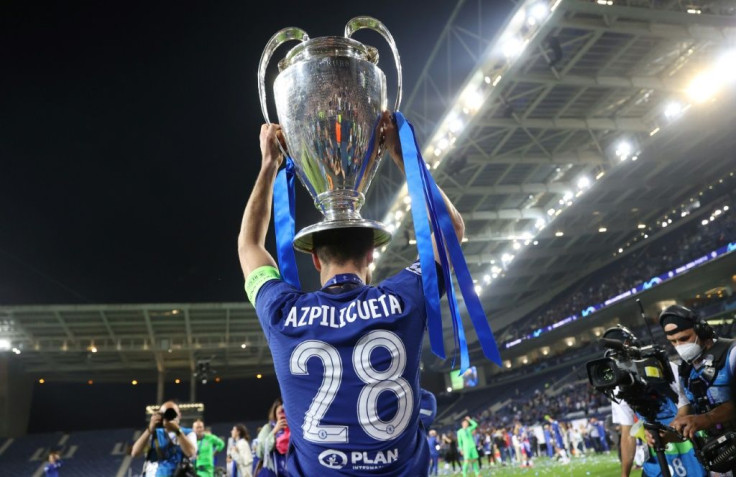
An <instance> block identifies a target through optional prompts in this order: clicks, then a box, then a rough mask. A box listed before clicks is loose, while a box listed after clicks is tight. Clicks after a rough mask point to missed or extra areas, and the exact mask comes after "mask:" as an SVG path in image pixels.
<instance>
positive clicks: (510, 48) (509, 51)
mask: <svg viewBox="0 0 736 477" xmlns="http://www.w3.org/2000/svg"><path fill="white" fill-rule="evenodd" d="M522 51H524V42H523V41H522V40H521V39H520V38H517V37H511V38H508V39H507V40H506V41H505V42H503V43H502V44H501V52H502V53H503V56H505V57H506V58H508V59H513V58H516V57H517V56H519V55H520V54H521V52H522Z"/></svg>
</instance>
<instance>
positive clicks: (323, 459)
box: [318, 449, 399, 470]
mask: <svg viewBox="0 0 736 477" xmlns="http://www.w3.org/2000/svg"><path fill="white" fill-rule="evenodd" d="M318 460H319V463H320V464H322V465H323V466H325V467H327V468H328V469H342V468H344V467H345V466H346V465H347V464H348V456H347V454H345V453H344V452H342V451H339V450H335V449H327V450H326V451H323V452H322V453H321V454H320V455H319V457H318ZM397 460H399V449H392V450H388V451H376V452H367V451H352V452H350V464H351V467H352V469H353V470H378V469H380V468H382V467H384V466H386V465H388V464H393V463H394V462H396V461H397Z"/></svg>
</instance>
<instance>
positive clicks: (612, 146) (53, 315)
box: [0, 0, 736, 380]
mask: <svg viewBox="0 0 736 477" xmlns="http://www.w3.org/2000/svg"><path fill="white" fill-rule="evenodd" d="M483 4H484V2H482V1H460V2H458V6H457V8H456V9H455V11H454V13H453V14H452V16H451V17H450V19H449V20H448V23H447V25H446V27H445V28H444V30H443V31H442V34H441V36H440V38H439V39H438V41H437V45H436V47H435V49H434V51H433V52H432V54H431V56H430V58H429V60H428V62H427V65H426V67H425V69H424V70H423V71H422V73H421V76H420V78H419V80H418V82H417V83H416V85H415V87H414V89H413V91H412V93H411V94H410V95H409V97H408V100H407V102H406V103H405V106H403V107H402V110H403V112H404V114H405V115H406V117H407V118H408V119H409V120H410V121H411V122H412V124H413V125H414V127H415V129H416V131H417V136H418V141H419V143H420V144H421V145H422V148H423V149H422V153H423V156H424V158H425V160H426V161H427V163H428V164H429V165H430V167H431V170H432V175H433V177H434V178H435V180H436V181H437V183H438V185H440V187H441V188H442V189H443V190H444V191H445V192H446V193H447V194H448V196H449V197H450V198H451V199H452V201H453V203H454V204H455V205H456V206H457V208H458V210H459V211H460V212H461V213H462V215H463V217H464V220H465V224H466V236H467V242H466V243H464V244H463V249H464V252H465V257H466V260H467V263H468V265H469V267H470V271H471V274H472V275H473V277H474V278H476V279H477V282H478V283H477V287H478V292H479V293H480V297H481V300H482V302H483V305H484V308H485V310H486V312H487V314H488V316H489V318H490V320H491V324H492V326H493V328H494V330H500V329H503V328H504V327H506V326H508V325H510V324H512V323H514V322H515V321H516V320H518V319H520V318H522V317H524V316H525V315H527V314H528V313H530V312H532V311H533V310H535V309H536V308H537V307H539V306H541V305H543V304H544V303H547V302H548V301H549V300H550V299H551V298H553V297H554V296H555V295H557V294H558V293H560V292H561V291H563V290H564V289H566V288H568V287H569V286H571V285H572V284H574V283H575V282H576V281H577V280H579V279H580V278H582V277H583V276H585V275H586V274H588V273H592V272H593V271H595V270H597V269H599V268H601V267H603V266H605V265H606V264H608V263H610V262H612V261H615V260H617V259H618V258H620V256H621V255H623V254H626V253H627V251H628V250H631V249H632V248H633V247H637V246H639V244H641V243H643V242H644V241H646V240H650V239H652V238H654V237H656V236H657V235H658V234H662V233H663V232H665V231H667V230H671V228H670V229H667V228H666V227H676V226H677V224H678V222H679V221H681V220H684V219H687V218H688V216H690V218H692V216H694V215H696V214H698V213H700V212H706V209H707V206H708V204H704V203H702V204H701V203H700V200H699V197H700V196H699V194H700V192H702V190H703V189H704V188H707V187H709V186H710V185H711V184H713V183H716V182H717V181H719V180H723V178H724V177H730V174H732V171H733V170H734V169H736V161H735V160H734V155H733V152H732V150H733V146H734V143H735V142H736V138H734V136H733V131H735V130H736V127H735V126H736V107H734V106H736V101H734V97H735V96H736V95H735V94H734V86H733V84H730V85H729V84H727V80H729V79H733V78H734V70H736V68H734V67H733V65H734V64H736V62H735V61H734V58H736V55H734V53H733V51H734V50H731V52H729V50H728V48H733V47H734V46H736V9H734V7H733V3H732V2H726V1H696V0H693V1H692V2H685V3H683V2H680V1H661V0H651V1H646V0H628V1H625V0H597V1H584V0H554V1H544V0H535V1H532V0H529V1H520V2H518V4H517V5H516V7H515V9H514V11H513V12H512V13H511V15H510V16H509V18H508V20H507V22H506V23H505V24H504V26H503V27H502V28H501V29H500V30H499V31H498V32H493V33H492V34H491V35H489V34H488V32H487V31H484V29H487V27H485V25H488V24H490V19H489V18H487V15H488V14H489V11H487V10H485V9H483ZM469 19H470V20H469ZM472 25H476V27H473V26H472ZM729 54H730V56H728V55H729ZM723 55H726V56H723ZM397 190H399V192H398V193H397ZM405 196H406V191H405V186H404V184H403V178H401V177H398V176H397V174H396V171H395V168H391V167H382V168H381V170H380V171H379V176H378V177H377V178H376V180H374V185H373V186H372V189H371V190H370V192H369V194H368V197H367V201H366V206H365V207H364V211H363V216H364V217H370V218H381V217H383V220H384V222H385V223H388V224H389V225H390V227H392V228H393V230H394V239H393V241H392V242H391V243H390V244H389V245H387V246H386V247H385V249H383V250H381V251H379V255H378V257H377V259H376V268H375V270H374V276H375V277H376V278H378V279H380V278H381V277H385V276H387V275H388V274H390V273H391V272H393V271H395V264H396V263H407V264H408V263H410V262H411V261H412V260H414V258H415V254H416V249H415V246H414V244H413V229H412V227H411V224H410V218H409V217H410V214H409V213H408V205H407V203H406V202H405ZM699 211H700V212H699ZM671 221H672V222H671ZM664 224H667V225H664ZM619 250H620V251H619ZM445 323H446V326H447V327H448V329H449V327H450V324H449V320H445ZM447 336H448V339H449V336H451V333H447ZM469 341H470V342H471V343H472V341H473V336H472V335H471V336H469ZM3 346H5V347H7V348H10V347H13V348H15V349H16V350H17V351H18V352H20V353H21V356H20V358H21V359H22V361H23V363H24V369H25V370H26V371H27V372H29V373H46V372H53V373H54V374H55V375H56V376H59V377H62V378H69V379H76V378H78V377H79V376H80V375H84V376H85V379H87V378H86V376H88V375H89V376H94V377H95V379H103V378H108V379H128V378H129V377H130V376H131V375H132V374H133V373H134V374H135V376H138V377H137V379H139V380H140V379H155V377H156V376H157V375H158V374H159V373H161V374H164V373H166V372H168V371H171V370H188V371H190V372H192V373H194V372H195V371H196V369H197V365H198V363H199V362H201V361H203V360H204V361H207V362H209V363H211V366H212V368H213V369H214V370H215V371H216V372H217V373H218V374H219V375H222V376H224V377H240V376H253V375H255V374H256V373H264V374H266V373H270V372H271V371H272V365H271V356H270V353H269V352H268V349H267V344H266V341H265V338H264V336H263V333H262V331H261V330H260V326H259V324H258V321H257V319H256V317H255V313H254V310H253V309H252V307H251V306H250V304H248V303H210V304H140V305H80V306H66V305H64V306H22V307H21V306H15V307H0V350H2V347H3Z"/></svg>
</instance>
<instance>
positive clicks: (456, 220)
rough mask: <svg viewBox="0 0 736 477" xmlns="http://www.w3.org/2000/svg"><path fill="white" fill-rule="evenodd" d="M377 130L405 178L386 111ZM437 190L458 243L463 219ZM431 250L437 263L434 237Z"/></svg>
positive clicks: (395, 131)
mask: <svg viewBox="0 0 736 477" xmlns="http://www.w3.org/2000/svg"><path fill="white" fill-rule="evenodd" d="M379 128H383V135H384V137H385V145H386V150H387V151H388V153H389V155H390V156H391V159H392V160H393V161H394V164H396V166H397V167H398V168H399V170H400V171H401V173H402V174H404V176H406V171H405V170H404V156H403V153H402V151H401V142H400V141H399V132H398V129H397V127H396V122H395V120H394V118H393V116H392V115H391V114H390V113H389V112H388V111H384V113H383V115H382V116H381V121H380V124H379ZM379 130H380V129H379ZM438 189H439V191H440V195H441V196H442V199H443V201H444V202H445V206H446V207H447V212H448V213H449V214H450V220H451V221H452V226H453V228H454V229H455V234H457V239H458V241H459V242H462V240H463V237H464V236H465V222H464V221H463V217H462V215H460V212H458V211H457V209H456V208H455V206H454V205H453V204H452V202H451V201H450V199H449V198H448V197H447V195H446V194H445V193H444V191H443V190H442V189H440V188H439V186H438ZM432 248H433V249H434V258H435V261H437V262H439V261H440V258H439V254H438V252H437V244H436V243H435V241H434V237H432Z"/></svg>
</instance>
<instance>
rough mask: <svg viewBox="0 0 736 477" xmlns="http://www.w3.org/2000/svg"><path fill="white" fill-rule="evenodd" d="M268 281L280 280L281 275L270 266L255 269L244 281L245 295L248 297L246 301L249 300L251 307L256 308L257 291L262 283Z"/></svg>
mask: <svg viewBox="0 0 736 477" xmlns="http://www.w3.org/2000/svg"><path fill="white" fill-rule="evenodd" d="M270 280H281V274H280V273H279V271H278V270H277V269H276V268H275V267H272V266H271V265H264V266H262V267H258V268H256V269H255V270H253V271H252V272H250V275H248V278H246V279H245V294H246V295H248V300H250V302H251V303H252V304H253V306H256V296H258V290H260V289H261V287H262V286H263V284H264V283H266V282H267V281H270Z"/></svg>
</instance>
